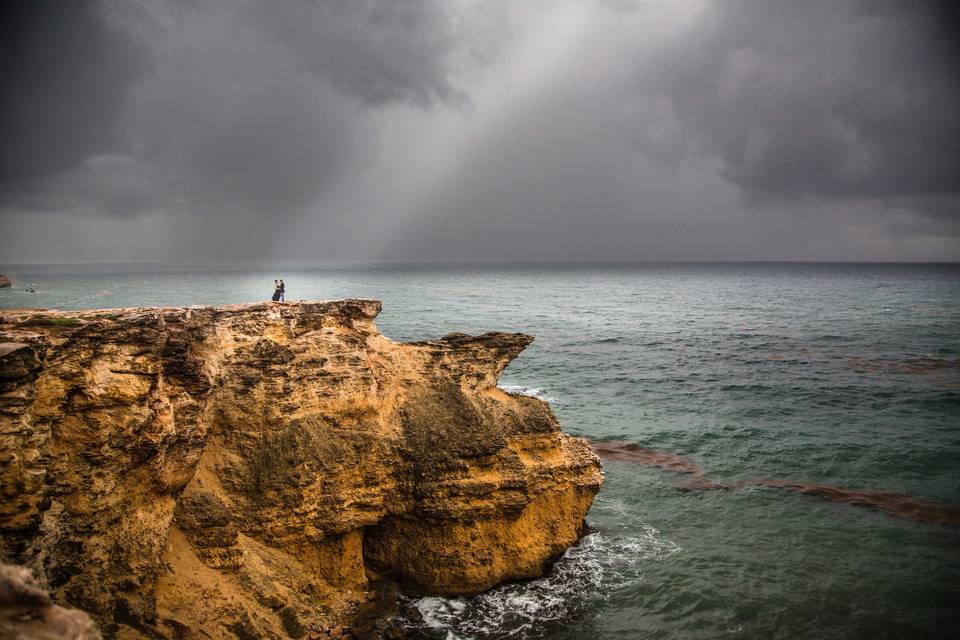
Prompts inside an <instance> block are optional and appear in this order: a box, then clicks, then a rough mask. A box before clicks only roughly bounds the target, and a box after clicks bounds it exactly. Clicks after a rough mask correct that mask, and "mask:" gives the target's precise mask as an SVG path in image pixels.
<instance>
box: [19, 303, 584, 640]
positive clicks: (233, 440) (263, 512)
mask: <svg viewBox="0 0 960 640" xmlns="http://www.w3.org/2000/svg"><path fill="white" fill-rule="evenodd" d="M379 311H380V303H379V302H377V301H374V300H341V301H334V302H311V303H298V304H297V303H287V304H270V303H265V304H253V305H236V306H226V307H217V308H214V307H189V308H160V309H158V308H137V309H117V310H104V311H89V312H71V313H67V312H53V311H36V310H17V311H0V343H2V344H0V495H2V500H0V560H2V561H6V562H13V563H17V564H21V565H26V566H28V567H30V569H32V570H33V572H34V574H35V575H36V576H37V578H38V579H39V581H40V582H41V583H42V584H44V585H46V586H48V587H49V588H50V590H51V593H52V596H53V599H54V601H56V602H58V603H60V604H65V605H70V606H73V607H77V608H80V609H83V610H85V611H87V612H89V613H90V614H91V615H92V616H94V618H96V620H97V621H98V622H99V623H100V625H101V629H102V630H103V632H104V635H105V636H107V637H123V638H138V637H157V636H159V637H171V638H173V637H176V638H192V637H203V636H208V637H214V638H222V637H228V638H229V637H240V638H257V637H303V636H305V635H306V633H307V629H308V628H310V627H311V626H312V625H330V624H334V623H343V622H346V623H349V622H350V621H351V619H352V617H353V616H354V615H356V610H357V606H358V605H359V604H360V603H362V602H364V601H365V600H367V599H368V598H369V595H370V593H369V585H370V582H369V581H370V580H371V579H375V578H377V577H389V578H392V579H394V580H397V581H400V582H401V583H403V584H406V585H407V586H409V587H410V588H413V589H416V590H418V591H421V592H425V593H442V594H459V593H472V592H477V591H481V590H484V589H487V588H489V587H491V586H493V585H495V584H496V583H498V582H501V581H504V580H510V579H518V578H527V577H532V576H537V575H539V574H540V573H541V572H542V571H543V570H544V568H545V566H546V565H547V563H549V562H550V560H551V559H553V558H555V557H556V556H557V555H559V554H560V553H562V552H563V550H564V549H565V548H567V547H568V546H569V545H571V544H572V543H574V542H575V541H576V540H577V539H578V537H579V536H580V535H581V534H582V532H583V531H582V527H583V518H584V515H585V514H586V512H587V510H588V508H589V507H590V504H591V502H592V500H593V497H594V495H595V494H596V492H597V491H598V489H599V487H600V484H601V482H602V477H601V474H600V465H599V462H598V460H597V458H596V457H595V456H594V455H593V454H592V453H591V451H590V448H589V446H588V444H587V443H586V442H585V441H583V440H581V439H579V438H573V437H570V436H567V435H564V434H562V433H561V432H560V427H559V424H558V423H557V420H556V418H555V417H554V415H553V413H552V412H551V410H550V408H549V406H548V405H547V404H546V403H544V402H542V401H540V400H537V399H534V398H529V397H526V396H520V395H514V394H509V393H506V392H504V391H502V390H500V389H498V388H497V386H496V383H497V379H498V377H499V375H500V373H501V372H502V371H503V369H504V368H505V367H506V366H507V364H508V363H509V362H510V361H511V360H512V359H513V358H515V357H516V356H517V355H518V354H519V353H520V352H521V351H522V350H523V349H524V347H526V346H527V345H528V344H529V343H530V342H531V341H532V338H531V337H530V336H526V335H522V334H510V333H488V334H484V335H481V336H475V337H474V336H466V335H461V334H452V335H449V336H446V337H445V338H442V339H439V340H435V341H429V342H420V343H406V344H404V343H396V342H393V341H391V340H389V339H388V338H386V337H384V336H382V335H380V333H379V332H378V331H377V329H376V327H375V326H374V324H373V319H374V318H375V316H376V315H377V313H378V312H379Z"/></svg>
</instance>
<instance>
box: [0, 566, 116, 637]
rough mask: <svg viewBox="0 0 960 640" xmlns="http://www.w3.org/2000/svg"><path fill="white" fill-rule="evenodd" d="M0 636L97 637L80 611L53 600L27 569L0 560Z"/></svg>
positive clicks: (88, 619)
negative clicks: (57, 603) (1, 562)
mask: <svg viewBox="0 0 960 640" xmlns="http://www.w3.org/2000/svg"><path fill="white" fill-rule="evenodd" d="M0 638H10V639H11V640H100V638H101V636H100V632H99V631H97V627H96V625H94V624H93V621H92V620H91V619H90V616H88V615H87V614H86V613H84V612H83V611H77V610H76V609H68V608H64V607H60V606H57V605H55V604H53V602H52V601H51V600H50V595H49V594H48V593H47V592H46V591H44V590H43V589H41V588H40V586H39V585H38V584H37V581H36V579H34V577H33V575H31V574H30V571H28V570H27V569H25V568H23V567H16V566H13V565H9V564H0Z"/></svg>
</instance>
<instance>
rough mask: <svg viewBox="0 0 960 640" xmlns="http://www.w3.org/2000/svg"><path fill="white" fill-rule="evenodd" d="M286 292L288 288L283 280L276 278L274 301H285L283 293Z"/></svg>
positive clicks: (274, 282)
mask: <svg viewBox="0 0 960 640" xmlns="http://www.w3.org/2000/svg"><path fill="white" fill-rule="evenodd" d="M285 292H286V289H285V288H284V285H283V280H274V281H273V301H274V302H283V294H284V293H285Z"/></svg>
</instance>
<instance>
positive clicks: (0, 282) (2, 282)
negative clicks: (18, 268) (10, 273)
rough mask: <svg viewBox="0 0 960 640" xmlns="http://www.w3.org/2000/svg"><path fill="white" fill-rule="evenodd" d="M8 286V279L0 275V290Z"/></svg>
mask: <svg viewBox="0 0 960 640" xmlns="http://www.w3.org/2000/svg"><path fill="white" fill-rule="evenodd" d="M9 286H10V278H8V277H7V276H5V275H3V274H2V273H0V289H3V288H4V287H9Z"/></svg>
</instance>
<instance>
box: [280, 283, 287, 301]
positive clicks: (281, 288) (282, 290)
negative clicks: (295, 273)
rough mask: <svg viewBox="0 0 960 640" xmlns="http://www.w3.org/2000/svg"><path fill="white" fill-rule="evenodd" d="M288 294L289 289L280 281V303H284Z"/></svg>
mask: <svg viewBox="0 0 960 640" xmlns="http://www.w3.org/2000/svg"><path fill="white" fill-rule="evenodd" d="M286 292H287V287H286V285H285V284H283V280H281V281H280V302H283V301H284V299H283V296H284V294H285V293H286Z"/></svg>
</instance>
